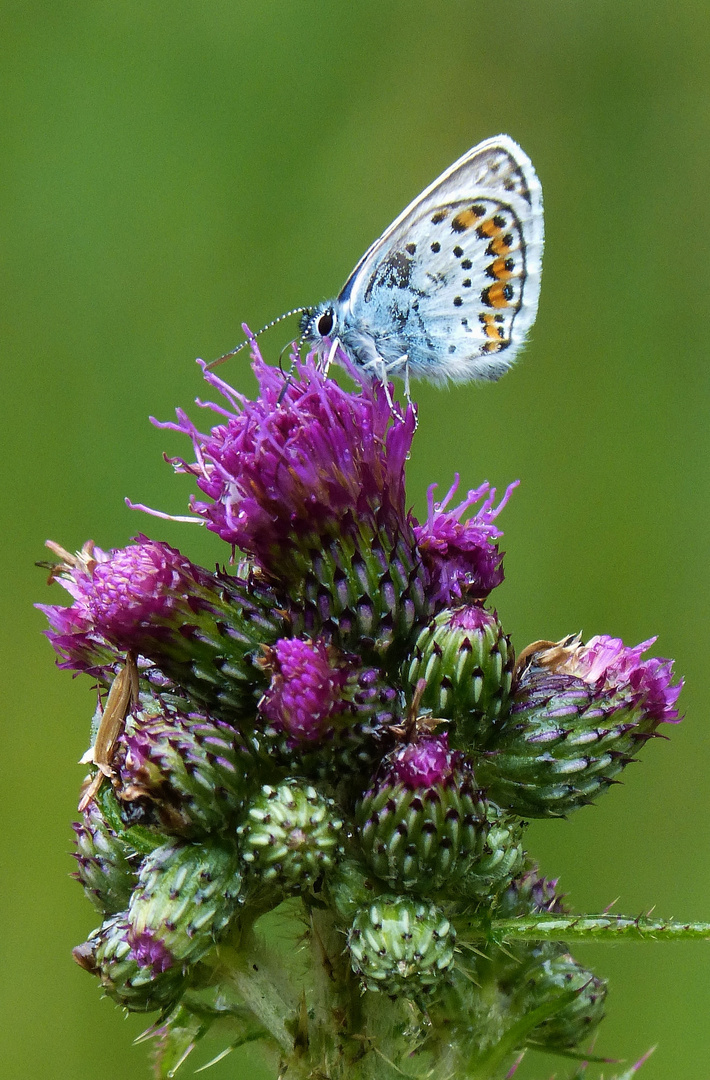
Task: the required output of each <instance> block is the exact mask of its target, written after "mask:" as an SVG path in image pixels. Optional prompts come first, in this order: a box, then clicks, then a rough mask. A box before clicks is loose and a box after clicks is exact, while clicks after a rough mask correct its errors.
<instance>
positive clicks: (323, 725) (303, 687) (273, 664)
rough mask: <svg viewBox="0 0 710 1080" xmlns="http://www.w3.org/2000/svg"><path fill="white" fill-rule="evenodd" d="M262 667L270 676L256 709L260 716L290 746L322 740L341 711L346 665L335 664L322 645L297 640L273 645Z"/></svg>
mask: <svg viewBox="0 0 710 1080" xmlns="http://www.w3.org/2000/svg"><path fill="white" fill-rule="evenodd" d="M266 664H267V665H268V667H269V668H271V670H272V672H273V674H272V677H271V686H270V687H269V689H268V690H267V692H266V694H265V695H264V697H263V698H262V700H261V702H260V705H259V709H260V711H261V714H262V716H264V717H265V718H266V720H268V721H269V722H270V723H271V724H272V725H273V726H274V728H275V730H276V731H277V732H284V733H285V734H286V735H287V737H288V738H289V740H292V741H293V743H294V744H297V743H301V742H317V741H319V740H320V739H322V737H323V736H324V734H326V733H327V732H328V731H329V730H332V722H333V720H334V718H335V717H336V716H337V715H338V714H339V713H342V712H343V710H344V709H345V702H344V700H343V696H342V691H343V687H344V686H345V684H346V682H347V679H348V668H347V665H345V664H343V663H341V664H338V663H337V661H336V657H335V652H334V650H333V649H332V648H329V647H328V646H327V645H326V644H325V643H324V642H322V641H320V642H319V641H305V640H303V639H301V638H281V639H280V640H279V641H277V642H275V643H274V645H273V646H272V648H270V649H269V650H268V651H267V656H266Z"/></svg>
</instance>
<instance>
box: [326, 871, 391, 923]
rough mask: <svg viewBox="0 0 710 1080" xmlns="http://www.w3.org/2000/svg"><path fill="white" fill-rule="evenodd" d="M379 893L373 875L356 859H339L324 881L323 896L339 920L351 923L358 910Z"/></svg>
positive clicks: (378, 887)
mask: <svg viewBox="0 0 710 1080" xmlns="http://www.w3.org/2000/svg"><path fill="white" fill-rule="evenodd" d="M379 891H380V886H379V885H378V884H377V882H376V880H375V878H374V877H373V875H372V874H371V873H370V872H369V870H368V868H367V867H366V866H363V864H362V863H361V862H360V861H359V860H358V859H352V858H350V859H348V858H345V859H341V861H340V862H339V863H338V864H337V865H336V866H334V867H333V868H332V869H331V870H330V872H329V873H328V876H327V877H326V879H325V884H324V887H323V896H324V898H325V900H326V902H328V903H330V905H331V906H332V907H333V908H335V910H336V911H337V913H338V915H339V916H340V918H341V919H342V920H343V921H344V922H346V923H347V924H348V926H349V925H350V924H351V923H352V921H353V919H354V918H355V913H356V912H357V911H358V909H359V908H362V907H365V906H366V905H368V904H370V903H372V901H373V900H374V898H375V897H376V896H377V894H378V893H379Z"/></svg>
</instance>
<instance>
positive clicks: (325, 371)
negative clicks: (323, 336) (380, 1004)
mask: <svg viewBox="0 0 710 1080" xmlns="http://www.w3.org/2000/svg"><path fill="white" fill-rule="evenodd" d="M339 348H340V338H333V341H332V342H331V346H330V349H329V350H328V357H327V359H326V361H325V363H324V364H323V367H322V371H323V374H324V375H327V374H328V372H329V371H330V365H331V364H332V363H333V360H334V359H335V354H336V353H337V351H338V349H339Z"/></svg>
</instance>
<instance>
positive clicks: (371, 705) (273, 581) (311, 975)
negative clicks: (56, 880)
mask: <svg viewBox="0 0 710 1080" xmlns="http://www.w3.org/2000/svg"><path fill="white" fill-rule="evenodd" d="M252 346H253V367H254V371H255V374H256V377H257V380H258V384H259V393H258V396H257V398H256V399H255V400H248V399H247V398H245V397H243V396H241V395H239V394H237V393H236V392H235V391H234V390H232V389H231V388H230V387H229V386H228V385H227V384H226V383H224V382H223V381H222V380H220V379H218V378H217V377H216V376H215V375H214V374H213V373H212V372H210V371H208V370H205V372H204V374H205V378H206V380H207V382H208V384H209V385H210V387H211V388H212V389H213V390H214V391H216V392H218V393H219V394H220V395H221V397H222V399H223V403H222V404H213V405H210V406H209V408H210V409H211V410H212V411H213V413H214V417H215V420H214V426H213V427H212V428H211V430H210V431H209V432H208V433H203V432H201V431H200V430H198V428H197V427H195V426H194V424H193V423H192V421H191V420H190V419H189V418H188V417H187V415H186V414H185V413H183V412H182V411H178V413H177V420H176V422H174V423H171V424H165V425H159V426H164V427H170V428H172V429H173V430H175V431H178V432H180V433H182V434H184V435H186V436H187V438H188V439H189V440H190V442H191V445H192V452H191V454H188V455H187V456H186V457H185V458H184V459H182V458H181V459H174V460H173V461H172V464H173V466H174V468H175V469H176V471H178V472H181V473H188V474H190V475H191V476H193V477H194V479H195V482H196V485H197V488H198V489H199V497H197V496H195V497H193V499H192V511H193V513H194V515H195V517H196V518H197V519H198V520H200V521H202V522H203V523H204V524H205V525H206V526H207V528H208V529H210V530H211V531H213V532H215V533H216V534H217V535H218V536H219V537H220V538H221V540H223V541H224V542H225V544H226V549H225V561H226V562H228V564H229V565H228V566H227V567H223V568H218V569H216V570H215V571H209V570H206V569H204V568H202V567H199V566H195V565H193V564H192V563H191V562H190V561H189V560H188V559H187V558H185V556H183V555H182V554H180V552H179V551H177V550H176V549H175V548H173V547H170V546H169V545H168V544H166V543H163V542H160V541H156V540H152V539H149V538H148V537H147V536H145V535H139V536H138V537H137V538H136V539H135V541H134V542H133V543H131V544H129V545H128V546H127V547H125V548H122V549H117V550H111V551H103V550H100V549H99V548H98V547H97V546H96V545H94V544H92V543H87V544H86V545H85V546H84V548H83V549H82V550H81V551H80V552H79V553H77V554H75V555H70V554H69V553H68V552H66V551H64V550H63V549H62V548H60V547H59V546H58V545H55V544H52V545H50V547H51V548H52V550H53V552H54V553H55V556H56V559H57V561H56V564H55V565H54V567H53V570H52V575H51V576H52V579H53V580H54V581H56V582H59V583H60V584H61V585H63V586H64V588H65V589H66V590H67V591H68V593H69V595H70V597H71V604H70V605H69V606H59V605H57V606H45V607H44V609H43V610H44V611H45V612H46V615H47V617H48V620H49V624H50V629H49V630H48V632H47V633H48V636H49V639H50V641H51V643H52V645H53V647H54V649H55V651H56V653H57V656H58V661H57V662H58V664H59V666H60V667H63V668H67V669H70V670H72V671H74V672H84V673H86V674H87V675H88V676H89V677H90V678H91V679H92V680H93V682H94V683H95V684H98V687H99V691H100V693H99V698H100V705H99V708H98V710H97V714H96V716H95V717H94V719H93V722H92V729H91V730H92V734H91V748H90V750H89V751H88V753H87V755H86V762H87V764H88V765H89V774H88V776H87V778H86V780H85V782H84V788H83V791H82V796H81V802H80V815H81V816H80V820H79V821H78V822H77V823H76V824H75V825H74V831H75V844H76V851H75V858H76V869H75V876H76V878H77V879H78V881H79V882H80V884H81V885H82V886H83V888H84V891H85V893H86V895H87V897H88V898H89V900H90V901H91V903H92V904H93V906H94V908H95V909H96V913H95V914H96V919H97V921H98V925H97V926H96V927H95V928H94V929H93V930H92V931H91V933H89V935H88V937H87V940H86V942H85V943H83V944H82V945H79V946H78V947H77V948H76V949H75V953H74V955H75V958H76V960H77V962H78V963H79V964H80V965H81V966H82V967H83V968H84V969H86V970H87V971H88V972H90V973H91V974H92V975H93V976H94V977H95V978H96V979H97V981H98V982H99V984H100V986H101V988H102V989H103V991H104V992H105V994H107V995H108V996H109V997H111V998H112V999H113V1000H114V1001H115V1002H116V1003H117V1004H118V1005H119V1006H120V1007H121V1008H123V1009H125V1010H128V1011H132V1012H144V1013H151V1012H152V1013H154V1014H155V1015H154V1016H153V1018H152V1022H151V1026H150V1027H149V1028H148V1030H147V1032H146V1034H145V1038H146V1039H149V1040H151V1041H152V1045H153V1062H154V1074H155V1075H156V1076H158V1077H169V1076H173V1075H174V1074H175V1072H176V1070H177V1068H178V1066H179V1065H180V1064H181V1063H182V1062H183V1061H184V1060H185V1058H186V1057H187V1056H188V1054H189V1053H190V1051H191V1050H192V1049H193V1047H194V1046H195V1045H196V1044H197V1043H198V1042H200V1041H201V1040H202V1039H204V1038H205V1037H207V1035H208V1033H210V1031H212V1032H213V1033H214V1036H215V1038H218V1039H220V1040H221V1042H220V1043H218V1044H217V1045H216V1051H215V1052H216V1053H217V1054H218V1055H219V1056H221V1054H222V1053H223V1052H225V1051H227V1050H229V1049H233V1048H235V1047H238V1046H240V1045H241V1044H243V1043H245V1042H248V1041H256V1042H259V1043H260V1044H261V1045H262V1047H263V1049H264V1052H265V1055H266V1057H267V1059H268V1060H269V1061H271V1062H272V1065H273V1074H274V1076H277V1075H278V1076H285V1075H288V1076H289V1077H294V1078H299V1077H300V1078H303V1080H306V1078H312V1080H316V1078H319V1080H324V1078H326V1077H327V1078H329V1080H337V1078H343V1080H344V1078H348V1080H375V1078H377V1080H388V1078H390V1077H391V1078H394V1077H401V1076H409V1077H425V1076H426V1077H431V1078H434V1080H435V1078H441V1080H443V1078H445V1077H451V1076H454V1075H455V1076H461V1077H467V1078H471V1080H474V1078H476V1080H489V1078H490V1080H494V1078H502V1077H506V1076H512V1075H513V1072H514V1071H515V1068H516V1063H517V1062H519V1061H520V1060H521V1057H522V1055H523V1054H524V1053H525V1052H527V1051H530V1052H534V1051H535V1050H539V1049H542V1050H545V1051H547V1052H554V1053H559V1054H561V1055H563V1056H566V1057H574V1056H575V1055H577V1056H578V1057H579V1058H580V1060H586V1061H590V1060H595V1059H594V1057H593V1055H591V1054H590V1050H589V1047H590V1045H591V1043H590V1041H591V1040H592V1037H593V1035H594V1032H595V1030H596V1028H597V1026H598V1024H599V1023H600V1021H601V1019H602V1016H603V1014H604V1009H605V999H606V991H607V987H606V983H605V981H604V979H603V977H602V976H601V975H597V974H596V973H594V972H592V971H590V970H588V969H587V968H586V967H584V966H583V965H582V964H580V963H579V962H578V961H577V960H576V959H575V958H574V955H573V950H574V947H575V943H576V942H578V941H584V940H599V939H610V938H616V937H619V938H623V937H643V936H644V935H654V936H658V935H666V936H679V937H680V936H685V937H690V936H707V934H708V927H707V926H704V925H694V926H688V925H683V926H678V925H676V924H673V923H672V922H662V921H655V922H653V921H651V920H650V919H632V918H624V917H623V916H613V915H609V914H603V915H594V914H592V915H579V914H572V913H571V912H570V911H569V910H568V908H567V906H566V904H565V901H564V898H563V897H562V896H561V895H560V894H559V892H558V891H557V885H556V882H555V881H551V880H548V879H546V878H545V877H543V876H542V874H541V873H540V871H539V870H538V868H537V866H536V864H535V861H534V857H533V856H532V855H531V854H529V853H528V852H527V850H526V848H525V825H526V821H527V820H528V819H530V818H538V817H539V818H542V817H565V816H567V815H569V814H570V813H572V812H573V811H575V810H577V809H578V808H580V807H582V806H584V805H586V804H588V803H591V802H593V801H594V800H596V799H597V798H599V797H600V796H601V795H602V794H603V793H604V792H605V791H606V789H607V788H608V787H609V786H610V785H611V784H612V783H614V782H615V781H616V780H617V778H618V776H619V774H620V773H621V771H622V770H623V769H624V768H625V766H626V765H627V764H628V763H629V762H630V761H632V760H635V759H636V756H637V755H638V753H639V751H641V750H642V749H643V748H644V747H645V744H646V743H647V742H648V741H649V740H651V739H653V737H654V736H656V735H657V734H658V733H659V729H661V730H666V729H665V727H662V726H664V725H667V724H674V723H676V722H677V721H678V719H679V714H678V710H677V699H678V696H679V693H680V689H681V681H680V680H677V681H675V682H674V680H673V674H672V664H671V662H670V661H668V660H664V659H658V658H653V657H647V656H645V654H646V652H647V650H648V649H649V648H650V647H651V645H652V644H653V640H654V639H651V640H649V641H646V642H644V643H643V644H641V645H639V646H636V647H633V648H630V647H628V646H625V645H624V644H623V643H622V642H621V641H619V640H618V639H615V638H611V637H607V636H597V637H593V638H591V640H589V641H588V642H586V643H585V642H583V641H582V640H581V638H580V637H579V636H574V635H572V636H569V637H567V638H565V639H564V640H562V641H558V642H552V641H548V640H540V641H536V642H534V643H533V644H531V645H527V646H526V647H524V648H520V649H519V650H518V652H517V654H516V650H515V648H514V646H513V639H512V637H511V635H510V634H509V633H508V632H507V631H506V628H505V627H504V625H503V624H502V622H501V620H500V618H499V616H498V614H497V612H496V610H495V607H494V604H493V602H492V599H491V596H492V593H493V592H494V590H495V589H496V587H497V586H498V585H499V584H500V583H501V581H502V580H503V568H502V554H501V552H500V550H499V546H498V541H499V539H500V537H501V535H502V534H501V532H500V530H499V528H498V525H497V517H498V514H499V513H500V511H501V510H502V509H503V507H504V506H505V504H506V502H507V501H508V499H509V498H510V496H511V494H512V491H513V488H514V486H515V485H511V487H510V488H509V489H508V491H507V492H506V494H505V495H504V497H503V498H502V499H501V500H500V501H499V502H498V503H497V504H496V495H495V491H494V490H492V489H491V488H490V487H489V485H488V484H483V485H482V486H480V487H479V488H477V489H476V490H474V491H471V492H469V493H468V494H467V495H466V496H465V497H464V498H463V499H462V501H461V502H460V503H459V504H458V505H451V504H452V503H453V502H454V499H455V496H456V483H455V484H454V485H453V487H452V489H451V491H449V493H448V494H447V496H446V497H445V498H444V499H443V501H442V502H441V503H436V502H435V501H434V489H433V488H432V489H430V492H429V499H428V512H427V516H426V519H425V520H424V521H422V522H419V521H417V520H416V519H415V517H414V516H413V514H412V513H411V511H410V510H408V508H407V502H406V493H405V483H404V467H405V462H406V459H407V456H408V454H409V451H410V447H411V444H412V439H413V436H414V434H415V429H416V415H415V408H414V406H413V405H412V404H411V403H410V404H408V405H407V406H406V408H402V409H400V408H399V407H398V406H396V405H393V404H392V400H393V399H392V392H391V390H388V389H386V388H384V387H382V386H381V385H379V384H377V383H374V384H372V383H368V382H365V381H362V380H361V379H358V376H357V374H356V373H355V372H353V371H350V374H351V376H352V377H353V379H354V388H353V389H349V390H348V389H343V388H341V386H340V385H339V384H338V383H337V382H336V381H335V380H334V379H333V378H329V377H327V376H326V375H325V374H324V373H323V372H322V371H321V370H320V368H319V366H318V364H317V363H316V361H315V360H314V359H313V358H309V359H306V360H305V361H303V362H302V361H300V360H298V361H296V362H295V365H294V368H293V370H292V372H291V373H290V374H289V375H284V374H283V373H282V372H281V371H280V370H279V369H278V368H273V367H270V366H268V365H267V364H265V363H264V362H263V360H262V359H261V357H260V356H259V354H258V352H257V350H256V346H255V345H254V343H253V342H252ZM341 361H342V363H343V364H344V365H345V366H347V363H346V360H345V358H344V357H341ZM237 552H238V553H239V555H238V561H235V557H236V553H237ZM542 630H543V632H544V628H542ZM277 909H278V910H279V913H280V915H281V916H282V918H283V920H285V921H286V923H287V925H289V926H290V927H291V930H292V935H293V941H294V942H295V949H294V950H293V951H292V952H291V953H289V954H288V955H286V954H285V952H284V949H283V948H280V947H279V944H278V942H277V943H274V942H271V941H269V938H268V933H267V932H266V931H267V930H268V927H269V926H270V925H271V924H270V923H269V918H270V916H272V915H273V913H274V912H275V911H276V910H277ZM265 928H266V929H265ZM634 1069H635V1067H632V1069H631V1070H627V1072H626V1073H624V1076H627V1077H629V1076H631V1074H632V1072H633V1071H634ZM236 1075H238V1072H235V1076H236ZM575 1075H581V1074H577V1073H576V1074H575Z"/></svg>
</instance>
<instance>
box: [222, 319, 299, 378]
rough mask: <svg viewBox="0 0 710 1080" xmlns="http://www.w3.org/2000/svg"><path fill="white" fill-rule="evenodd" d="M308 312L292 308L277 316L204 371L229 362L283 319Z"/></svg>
mask: <svg viewBox="0 0 710 1080" xmlns="http://www.w3.org/2000/svg"><path fill="white" fill-rule="evenodd" d="M308 310H309V309H308V308H305V307H295V308H292V309H291V310H290V311H286V312H284V314H283V315H279V317H278V319H272V320H271V322H270V323H267V324H266V326H262V328H261V330H257V331H256V333H255V334H252V335H251V337H248V338H246V340H244V341H242V343H241V344H240V345H237V347H236V349H232V351H231V352H228V353H225V354H224V356H218V357H217V359H216V360H212V361H210V363H209V364H208V365H207V367H206V368H205V370H206V371H211V370H212V368H215V367H217V365H218V364H223V363H224V361H225V360H229V358H230V356H236V355H237V353H238V352H241V351H242V349H245V348H246V347H247V345H248V344H249V343H250V342H251V341H253V339H254V338H258V337H259V335H260V334H263V333H264V331H265V330H270V329H271V327H272V326H277V325H278V323H280V322H283V321H284V319H290V318H291V316H292V315H302V314H303V313H304V311H308Z"/></svg>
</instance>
